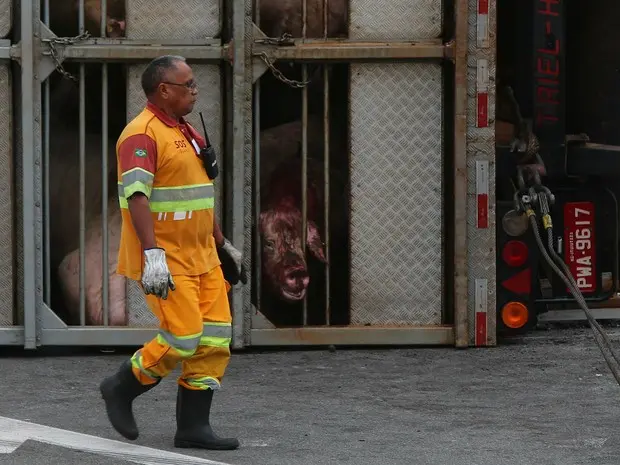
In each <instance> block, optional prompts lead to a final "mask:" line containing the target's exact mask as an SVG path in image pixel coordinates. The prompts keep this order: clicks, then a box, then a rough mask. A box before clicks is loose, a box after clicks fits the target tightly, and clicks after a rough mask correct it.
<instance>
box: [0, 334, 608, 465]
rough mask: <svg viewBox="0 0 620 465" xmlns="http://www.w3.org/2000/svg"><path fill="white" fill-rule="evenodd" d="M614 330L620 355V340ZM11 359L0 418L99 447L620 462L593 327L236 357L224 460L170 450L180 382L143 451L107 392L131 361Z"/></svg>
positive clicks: (31, 449) (220, 405)
mask: <svg viewBox="0 0 620 465" xmlns="http://www.w3.org/2000/svg"><path fill="white" fill-rule="evenodd" d="M609 334H610V336H611V339H612V341H613V342H614V343H615V344H616V346H617V347H618V350H619V351H620V331H619V330H618V329H611V330H609ZM125 352H126V351H125ZM0 354H1V355H2V356H1V358H0V364H1V368H2V371H1V378H0V387H1V388H2V396H1V397H0V415H1V416H2V417H4V418H5V420H6V418H10V419H17V420H23V421H27V422H30V423H35V424H38V425H45V426H51V427H55V428H60V429H62V430H68V431H71V432H79V433H82V434H87V435H91V436H93V437H95V438H91V439H87V440H85V439H79V441H82V442H80V444H86V445H88V444H90V445H91V446H92V447H91V449H92V448H95V449H96V448H97V447H99V449H101V448H102V447H104V446H99V443H98V442H97V441H105V440H102V439H97V438H107V439H111V440H115V441H121V442H123V443H130V444H132V446H127V449H131V447H133V445H134V444H135V445H139V446H146V447H148V448H154V449H158V450H159V451H172V452H176V453H179V454H183V455H185V456H193V457H200V458H202V459H209V460H212V461H219V462H222V463H225V464H230V465H262V464H265V465H306V464H308V465H310V464H311V465H322V464H325V465H327V464H329V465H333V464H355V465H379V464H407V465H410V464H416V465H426V464H429V465H431V464H432V465H452V464H454V465H456V464H459V465H461V464H467V465H504V464H505V465H520V464H528V465H529V464H532V465H546V464H557V465H573V464H574V465H577V464H579V465H588V464H596V465H608V464H609V465H612V464H613V465H617V464H618V463H620V415H619V413H620V402H619V399H620V387H619V386H618V385H617V384H616V382H615V380H614V379H613V377H612V375H611V373H610V372H609V370H608V368H607V365H606V364H605V362H604V360H603V358H602V355H601V353H600V352H599V349H598V347H597V346H596V345H595V343H594V340H593V338H592V335H591V331H590V329H589V328H585V329H568V330H563V331H557V330H556V331H548V332H536V333H534V334H533V335H532V336H531V337H528V338H526V339H523V340H520V341H518V342H517V343H515V344H511V345H506V346H502V347H498V348H493V349H478V350H474V349H470V350H464V351H461V350H456V349H453V348H413V349H382V350H379V349H364V350H361V349H350V350H344V349H339V350H337V351H336V352H329V351H327V350H304V351H281V352H275V351H263V352H244V353H234V354H233V359H232V362H231V365H230V368H229V370H228V373H227V377H226V378H225V381H224V389H223V390H222V391H220V393H217V394H216V395H215V400H214V409H213V412H212V417H213V425H214V427H215V428H216V431H217V432H218V433H220V434H222V435H237V436H238V437H239V438H240V441H241V448H240V449H239V450H237V451H222V452H215V451H196V450H188V449H183V450H181V449H174V448H173V447H172V437H173V435H174V429H175V423H174V411H175V407H174V405H175V396H176V387H175V386H176V385H175V382H174V377H176V375H177V374H178V373H177V372H175V373H174V375H173V376H172V377H171V378H169V379H167V380H165V381H164V382H163V383H162V384H161V385H160V386H158V387H157V388H156V390H154V391H151V392H149V393H147V394H146V395H144V396H143V397H141V398H139V399H138V400H137V401H136V402H135V404H134V411H135V412H136V418H137V421H138V424H139V427H140V432H141V435H140V438H139V439H138V440H137V441H135V442H131V441H126V440H124V439H123V438H122V437H120V436H119V435H118V434H116V432H115V431H113V430H112V428H111V427H110V426H109V424H108V422H107V419H106V417H105V412H104V406H103V402H102V400H101V398H100V396H99V393H98V389H97V385H98V383H99V381H100V380H101V379H102V377H103V376H104V375H106V374H108V373H110V372H112V371H113V370H115V369H116V368H117V366H118V364H119V363H120V362H121V361H122V359H123V358H124V357H125V356H126V355H125V354H119V353H118V352H117V353H115V354H113V355H105V354H99V353H97V352H93V353H78V354H70V353H67V352H56V353H52V354H50V355H45V356H43V354H35V355H32V354H22V353H19V352H15V351H13V350H11V351H8V350H7V349H0ZM1 421H2V418H0V422H1ZM20 425H21V424H18V425H17V426H14V427H11V428H8V430H9V431H10V432H7V431H6V430H5V431H4V433H2V432H0V434H4V437H5V438H6V437H8V436H7V435H11V434H13V432H15V434H18V433H19V432H20V431H21V432H23V431H22V429H23V428H22V426H20ZM24 425H25V424H24ZM24 434H25V433H24ZM47 434H48V433H44V434H43V436H42V437H47V436H46V435H47ZM49 434H50V436H49V437H52V436H53V435H52V433H49ZM63 434H64V433H63ZM66 434H67V435H70V433H66ZM61 436H62V434H61ZM59 437H60V436H59ZM79 441H78V442H79ZM52 443H53V441H52ZM6 444H7V443H6V442H5V445H4V447H7V446H6ZM106 444H108V443H106ZM113 444H117V443H113ZM15 447H17V449H16V450H14V451H13V452H12V453H9V454H2V455H0V463H1V464H3V465H26V464H33V463H37V464H43V465H48V464H49V465H56V464H64V465H78V464H80V465H81V464H84V465H90V464H92V465H94V464H97V465H108V464H110V465H111V464H116V465H125V464H129V463H136V462H130V461H128V459H127V457H128V456H127V457H125V456H123V455H122V454H123V453H124V452H123V453H121V452H119V455H117V456H116V457H109V456H108V457H106V456H104V455H101V453H98V452H96V451H95V452H93V451H92V450H91V451H90V452H84V451H80V450H72V449H70V448H67V447H66V446H63V445H62V444H55V445H50V444H47V443H46V442H45V440H43V442H41V441H39V440H36V438H35V439H31V440H27V441H25V442H23V443H22V444H21V446H20V445H19V441H18V443H16V444H15ZM106 447H107V448H108V449H109V448H110V447H109V445H105V447H104V448H106ZM78 449H79V448H78ZM117 449H118V450H121V449H120V448H117ZM1 450H2V442H0V451H1ZM156 452H157V451H156ZM141 454H142V452H141V451H138V450H136V451H134V452H133V457H140V456H141ZM144 460H145V461H143V462H142V463H161V464H164V463H170V464H175V465H177V464H192V463H199V462H192V461H191V457H186V458H185V459H161V461H158V462H154V461H153V462H148V461H146V459H144ZM203 463H205V462H204V461H203Z"/></svg>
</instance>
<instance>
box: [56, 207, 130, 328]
mask: <svg viewBox="0 0 620 465" xmlns="http://www.w3.org/2000/svg"><path fill="white" fill-rule="evenodd" d="M102 220H103V218H102V215H97V216H96V217H95V218H93V219H92V220H91V221H90V222H89V224H88V225H87V229H86V241H85V263H86V273H85V274H86V276H85V296H86V312H85V314H86V318H85V322H86V325H94V326H101V325H103V324H104V319H103V277H102V271H103V267H102V252H103V241H102V233H103V231H102ZM106 221H107V222H108V245H109V247H108V255H107V257H105V259H106V260H107V273H108V279H109V281H108V282H109V286H108V296H109V299H108V309H109V324H110V326H127V322H128V314H127V307H126V303H125V297H126V293H125V289H126V288H125V285H126V278H125V277H124V276H122V275H119V274H117V273H116V265H117V262H118V250H119V243H120V231H121V213H120V208H119V204H118V197H117V196H112V197H111V198H110V201H109V204H108V217H107V219H106ZM58 277H59V281H60V284H61V286H60V287H61V290H62V293H63V296H64V299H65V305H66V310H67V313H68V315H69V318H70V320H71V321H72V322H75V323H78V322H79V319H80V313H79V312H80V287H79V283H80V259H79V248H77V249H75V250H73V251H72V252H71V253H69V254H68V255H67V256H66V257H65V258H64V259H63V260H62V262H61V263H60V265H59V267H58Z"/></svg>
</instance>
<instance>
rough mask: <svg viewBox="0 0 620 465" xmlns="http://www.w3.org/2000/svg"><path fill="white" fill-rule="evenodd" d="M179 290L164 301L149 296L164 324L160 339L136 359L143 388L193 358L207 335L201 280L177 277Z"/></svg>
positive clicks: (176, 281) (136, 368) (151, 341)
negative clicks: (203, 320)
mask: <svg viewBox="0 0 620 465" xmlns="http://www.w3.org/2000/svg"><path fill="white" fill-rule="evenodd" d="M174 281H175V284H176V289H175V290H174V291H170V292H169V293H168V299H167V300H163V299H159V298H157V297H155V296H154V295H152V294H151V295H146V296H145V298H146V302H147V304H148V305H149V308H150V309H151V311H152V312H153V313H154V314H155V316H156V317H157V318H158V320H159V323H160V328H159V331H158V332H157V335H156V336H155V337H154V338H153V339H152V340H150V341H149V342H147V343H146V344H144V347H142V348H141V349H140V350H138V351H136V353H135V354H134V356H133V357H132V359H131V361H132V365H133V371H134V374H135V375H136V377H137V378H138V380H139V381H140V382H141V383H142V384H152V383H154V382H156V381H157V380H158V379H160V378H163V377H165V376H167V375H168V374H169V373H170V372H171V371H172V370H174V368H175V367H176V365H177V364H178V363H179V361H181V360H185V359H187V358H188V357H191V356H193V355H194V354H195V353H196V350H197V349H198V345H199V344H200V339H201V338H202V335H203V325H202V314H201V313H200V306H199V304H200V277H199V276H175V277H174Z"/></svg>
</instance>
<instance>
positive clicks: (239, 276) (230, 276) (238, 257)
mask: <svg viewBox="0 0 620 465" xmlns="http://www.w3.org/2000/svg"><path fill="white" fill-rule="evenodd" d="M217 254H218V257H219V259H220V262H222V272H223V273H224V278H225V279H226V281H228V282H229V283H230V284H237V283H238V282H239V281H241V282H242V283H243V284H245V283H246V281H247V279H246V276H245V267H244V266H243V255H242V254H241V252H239V251H238V250H237V249H236V248H235V247H234V246H233V245H232V244H231V243H230V241H229V240H228V239H226V238H224V244H223V245H222V246H221V247H218V248H217Z"/></svg>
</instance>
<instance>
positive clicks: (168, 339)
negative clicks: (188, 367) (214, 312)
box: [157, 329, 200, 358]
mask: <svg viewBox="0 0 620 465" xmlns="http://www.w3.org/2000/svg"><path fill="white" fill-rule="evenodd" d="M157 342H159V343H160V344H163V345H168V346H170V347H172V348H173V349H174V350H176V351H177V352H178V353H179V355H181V357H184V358H188V357H191V356H192V355H194V353H195V352H196V349H197V348H198V343H199V342H200V334H191V335H189V336H174V335H172V334H170V333H169V332H167V331H164V330H161V329H160V330H159V332H158V333H157Z"/></svg>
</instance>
